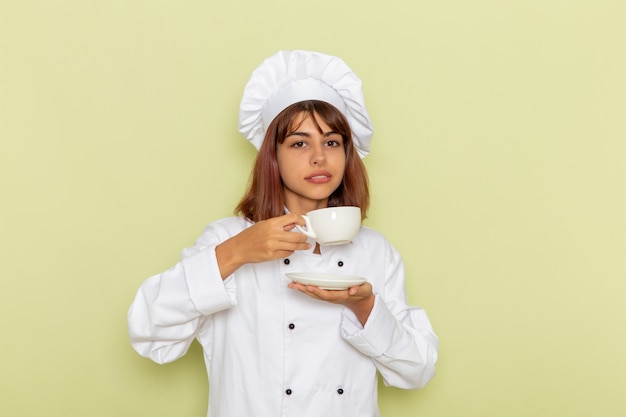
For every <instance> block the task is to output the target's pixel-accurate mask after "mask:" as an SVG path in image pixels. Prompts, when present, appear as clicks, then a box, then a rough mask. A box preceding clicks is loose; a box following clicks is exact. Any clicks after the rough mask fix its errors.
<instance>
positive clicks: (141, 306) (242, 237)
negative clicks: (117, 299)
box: [128, 214, 309, 363]
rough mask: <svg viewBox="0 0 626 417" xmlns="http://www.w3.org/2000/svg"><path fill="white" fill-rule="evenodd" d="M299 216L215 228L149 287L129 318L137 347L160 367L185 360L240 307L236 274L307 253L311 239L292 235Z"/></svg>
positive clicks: (232, 222) (142, 290)
mask: <svg viewBox="0 0 626 417" xmlns="http://www.w3.org/2000/svg"><path fill="white" fill-rule="evenodd" d="M296 221H297V222H301V221H302V218H301V217H300V216H296V215H293V214H291V215H286V216H280V217H277V218H274V219H269V220H267V221H263V222H258V223H256V224H254V225H251V224H250V223H248V222H246V221H244V220H243V219H235V218H231V219H226V220H224V221H220V222H216V223H213V224H212V225H209V226H208V227H207V228H206V230H205V231H204V233H203V234H202V236H201V237H200V238H199V239H198V241H197V242H196V244H195V245H194V246H193V247H191V248H189V249H186V250H185V251H183V255H182V257H181V258H182V259H181V261H180V262H179V263H178V264H176V265H175V266H174V267H173V268H171V269H170V270H168V271H165V272H163V273H161V274H158V275H155V276H153V277H151V278H149V279H148V280H147V281H145V282H144V283H143V284H142V285H141V287H140V288H139V291H138V292H137V295H136V297H135V300H134V302H133V304H132V306H131V308H130V310H129V313H128V329H129V334H130V339H131V344H132V345H133V347H134V348H135V350H137V352H139V353H140V354H141V355H142V356H146V357H149V358H151V359H152V360H154V361H155V362H158V363H165V362H171V361H174V360H176V359H178V358H179V357H181V356H183V355H184V354H185V353H186V352H187V349H188V348H189V346H190V344H191V342H193V340H194V338H195V337H196V335H197V334H198V332H199V331H200V329H201V326H202V325H203V323H205V321H206V319H207V318H208V317H209V316H210V315H212V314H214V313H216V312H218V311H222V310H225V309H228V308H230V307H232V306H234V305H235V304H236V302H237V300H236V284H235V279H233V274H234V273H235V271H236V270H237V269H238V268H239V267H240V266H242V265H244V264H246V263H253V262H263V261H267V260H271V259H277V258H280V257H283V256H288V255H290V254H291V253H293V251H294V250H297V249H306V248H308V247H309V245H308V244H307V243H306V237H305V236H303V235H302V234H300V233H291V232H289V230H291V229H292V228H293V223H294V222H296Z"/></svg>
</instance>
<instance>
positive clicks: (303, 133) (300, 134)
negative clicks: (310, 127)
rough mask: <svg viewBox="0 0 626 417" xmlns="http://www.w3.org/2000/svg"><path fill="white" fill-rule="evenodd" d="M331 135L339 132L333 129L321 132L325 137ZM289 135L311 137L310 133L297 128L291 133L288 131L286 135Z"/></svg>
mask: <svg viewBox="0 0 626 417" xmlns="http://www.w3.org/2000/svg"><path fill="white" fill-rule="evenodd" d="M332 135H340V134H339V133H337V132H335V131H334V130H330V131H328V132H326V133H324V134H323V136H324V137H325V138H327V137H329V136H332ZM289 136H304V137H307V138H308V137H311V134H310V133H307V132H301V131H299V130H296V131H295V132H291V133H289V134H288V135H287V136H286V137H289ZM340 136H341V135H340Z"/></svg>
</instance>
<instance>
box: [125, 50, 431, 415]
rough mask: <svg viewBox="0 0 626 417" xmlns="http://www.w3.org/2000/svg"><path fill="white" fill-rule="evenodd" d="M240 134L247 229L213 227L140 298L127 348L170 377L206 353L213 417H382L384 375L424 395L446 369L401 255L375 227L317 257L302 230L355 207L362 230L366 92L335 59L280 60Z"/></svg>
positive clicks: (253, 88)
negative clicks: (246, 169)
mask: <svg viewBox="0 0 626 417" xmlns="http://www.w3.org/2000/svg"><path fill="white" fill-rule="evenodd" d="M285 80H286V81H285ZM268 86H269V87H268ZM260 90H262V94H259V91H260ZM240 127H241V128H240V130H241V131H242V133H244V135H246V136H247V138H248V139H250V140H251V141H252V142H253V143H254V144H255V145H256V146H257V148H259V154H258V156H257V160H256V163H255V167H254V169H253V173H252V178H251V183H250V187H249V190H248V191H247V193H246V194H245V195H244V197H243V199H242V200H241V202H240V203H239V205H238V207H237V213H238V214H239V216H238V217H232V218H227V219H222V220H220V221H217V222H214V223H212V224H210V225H209V226H208V227H207V228H206V229H205V231H204V232H203V234H202V235H201V236H200V238H199V239H198V241H197V242H196V244H195V245H194V246H193V247H192V248H189V249H186V250H185V251H183V254H182V259H181V261H180V262H179V263H178V264H177V265H175V266H174V267H173V268H172V269H170V270H168V271H166V272H164V273H162V274H159V275H156V276H154V277H151V278H150V279H148V280H147V281H146V282H144V283H143V284H142V286H141V287H140V289H139V291H138V294H137V296H136V298H135V301H134V302H133V305H132V306H131V309H130V311H129V316H128V320H129V331H130V336H131V343H132V344H133V346H134V347H135V349H136V350H137V351H138V352H139V353H140V354H142V355H143V356H146V357H150V358H151V359H153V360H154V361H156V362H159V363H165V362H170V361H173V360H175V359H177V358H179V357H181V356H182V355H184V354H185V353H186V351H187V349H188V347H189V345H190V344H191V342H192V341H193V340H194V339H197V340H198V341H199V342H200V344H201V345H202V347H203V350H204V357H205V362H206V366H207V372H208V375H209V382H210V396H209V410H208V415H209V416H219V417H244V416H255V417H256V416H268V417H270V416H271V417H276V416H298V417H309V416H311V417H312V416H319V417H321V416H358V417H364V416H367V417H369V416H378V415H379V411H378V406H377V372H378V373H380V375H381V376H382V378H383V381H384V382H385V384H388V385H392V386H396V387H400V388H419V387H422V386H424V385H425V384H426V383H427V382H428V381H429V380H430V379H431V378H432V376H433V375H434V364H435V362H436V360H437V349H438V340H437V338H436V336H435V334H434V333H433V331H432V328H431V326H430V323H429V321H428V318H427V317H426V314H425V313H424V311H423V310H422V309H420V308H417V307H411V306H408V305H407V304H406V295H405V291H404V268H403V264H402V260H401V258H400V255H399V254H398V252H397V251H396V250H395V249H394V248H393V247H392V246H391V244H389V242H387V240H386V239H385V238H384V237H383V236H382V235H381V234H379V233H377V232H375V231H374V230H372V229H370V228H367V227H361V230H360V232H359V234H358V235H357V236H356V237H355V238H354V240H353V241H352V242H351V243H349V244H345V245H338V246H321V247H320V245H319V244H317V243H316V242H315V241H314V240H313V239H310V238H309V239H307V237H306V236H304V235H302V234H301V233H298V232H296V231H295V230H293V229H294V227H295V225H296V224H299V225H304V222H303V219H302V216H301V215H302V214H304V213H306V212H308V211H310V210H314V209H318V208H324V207H327V206H342V205H352V206H358V207H360V208H361V212H362V215H363V217H365V214H366V212H367V208H368V205H369V193H368V187H367V177H366V173H365V168H364V166H363V163H362V162H361V159H360V156H364V155H365V154H367V152H368V151H369V138H370V137H371V124H370V121H369V116H368V115H367V112H366V110H365V107H364V104H363V100H362V93H361V90H360V81H359V80H358V78H356V76H354V74H353V73H352V72H351V70H350V69H349V68H348V67H347V66H346V65H345V64H344V63H343V61H341V60H339V59H337V58H334V57H329V56H327V55H323V54H319V53H314V52H306V51H291V52H288V51H282V52H279V53H278V54H276V55H274V56H273V57H271V58H269V59H268V60H266V61H265V62H264V63H263V64H262V65H261V66H260V67H259V68H258V69H257V70H256V71H255V72H254V73H253V76H252V78H251V80H250V82H249V83H248V85H247V86H246V90H245V91H244V98H243V100H242V108H241V112H240ZM296 271H311V272H324V273H334V274H342V275H352V276H360V277H365V278H366V279H367V282H365V283H364V284H362V285H358V286H354V287H351V288H348V289H346V290H338V291H330V290H323V289H320V288H318V287H316V286H310V285H309V286H305V285H301V284H297V283H294V282H290V280H289V279H288V278H287V276H286V274H287V273H288V272H296Z"/></svg>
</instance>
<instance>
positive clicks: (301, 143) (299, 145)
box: [291, 140, 306, 148]
mask: <svg viewBox="0 0 626 417" xmlns="http://www.w3.org/2000/svg"><path fill="white" fill-rule="evenodd" d="M305 146H306V143H304V141H301V140H300V141H297V142H294V143H292V144H291V147H292V148H304V147H305Z"/></svg>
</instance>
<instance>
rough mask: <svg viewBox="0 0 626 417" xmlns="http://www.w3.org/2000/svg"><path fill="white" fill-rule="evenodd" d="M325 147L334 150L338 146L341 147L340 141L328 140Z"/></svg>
mask: <svg viewBox="0 0 626 417" xmlns="http://www.w3.org/2000/svg"><path fill="white" fill-rule="evenodd" d="M326 146H328V147H331V148H336V147H338V146H341V141H338V140H336V139H329V140H327V141H326Z"/></svg>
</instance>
